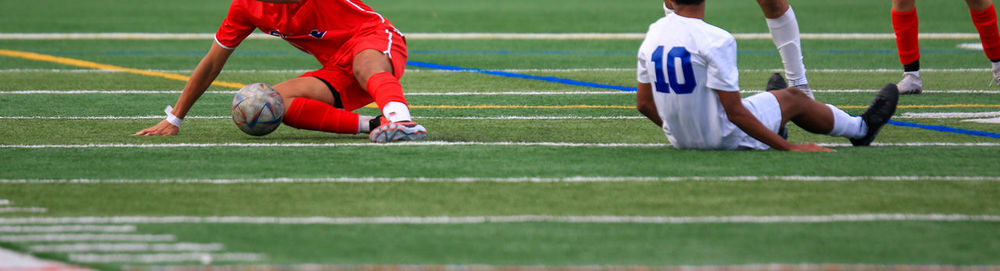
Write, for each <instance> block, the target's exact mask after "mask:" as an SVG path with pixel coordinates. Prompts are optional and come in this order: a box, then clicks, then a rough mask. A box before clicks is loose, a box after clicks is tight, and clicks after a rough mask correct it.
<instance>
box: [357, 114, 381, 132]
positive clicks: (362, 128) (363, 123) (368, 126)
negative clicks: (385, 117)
mask: <svg viewBox="0 0 1000 271" xmlns="http://www.w3.org/2000/svg"><path fill="white" fill-rule="evenodd" d="M377 119H378V117H372V116H359V117H358V133H359V134H360V133H368V132H371V131H372V128H374V127H378V126H377V125H376V126H372V122H373V120H377Z"/></svg>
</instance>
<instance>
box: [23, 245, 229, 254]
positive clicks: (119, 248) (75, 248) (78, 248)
mask: <svg viewBox="0 0 1000 271" xmlns="http://www.w3.org/2000/svg"><path fill="white" fill-rule="evenodd" d="M225 248H226V246H225V245H223V244H219V243H210V244H199V243H174V244H146V243H74V244H58V245H34V246H29V247H28V250H29V251H32V252H126V251H129V252H139V251H153V252H208V251H221V250H225Z"/></svg>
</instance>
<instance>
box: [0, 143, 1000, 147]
mask: <svg viewBox="0 0 1000 271" xmlns="http://www.w3.org/2000/svg"><path fill="white" fill-rule="evenodd" d="M819 145H821V146H828V147H849V146H851V144H848V143H819ZM872 145H873V146H893V147H898V146H903V147H926V146H941V147H1000V143H993V142H969V143H950V142H909V143H873V144H872ZM414 146H416V147H419V146H528V147H606V148H663V147H669V146H670V144H667V143H572V142H447V141H421V142H400V143H392V144H383V143H163V144H125V143H107V144H68V145H55V144H52V145H0V149H106V148H123V149H149V148H220V147H241V148H245V147H256V148H267V147H276V148H304V147H310V148H312V147H328V148H335V147H414Z"/></svg>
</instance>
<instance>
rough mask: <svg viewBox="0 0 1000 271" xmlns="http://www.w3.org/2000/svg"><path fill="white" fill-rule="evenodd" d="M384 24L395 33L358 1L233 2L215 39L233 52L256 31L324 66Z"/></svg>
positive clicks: (382, 18)
mask: <svg viewBox="0 0 1000 271" xmlns="http://www.w3.org/2000/svg"><path fill="white" fill-rule="evenodd" d="M383 24H385V25H389V27H390V28H391V29H393V30H395V27H392V26H391V23H390V22H389V20H387V19H385V17H382V15H381V14H379V13H377V12H375V11H373V10H372V9H371V8H370V7H368V6H367V5H365V4H364V3H362V2H361V1H360V0H303V1H301V2H299V3H292V4H275V3H266V2H261V1H257V0H233V3H232V5H230V7H229V14H228V15H227V16H226V20H225V21H223V22H222V26H221V27H219V31H218V32H216V33H215V39H216V41H217V42H218V43H219V45H221V46H222V47H225V48H227V49H233V48H236V46H239V44H240V43H241V42H243V39H245V38H246V37H247V36H249V35H250V33H252V32H253V30H254V29H255V28H257V29H260V30H261V31H263V32H264V33H267V34H270V35H272V36H276V37H280V38H282V39H285V40H286V41H288V42H289V43H291V44H292V45H293V46H295V47H296V48H299V49H300V50H302V51H305V52H306V53H309V54H312V55H313V56H315V57H316V59H317V60H319V61H320V63H321V64H323V65H324V66H327V64H330V63H335V62H336V57H337V56H336V55H335V54H336V53H337V51H338V49H339V48H340V47H341V46H342V45H344V43H345V42H346V41H347V40H349V39H351V37H353V36H354V35H355V34H356V33H357V32H359V31H360V30H362V29H364V28H365V27H370V26H376V25H383ZM395 32H397V33H398V30H396V31H395Z"/></svg>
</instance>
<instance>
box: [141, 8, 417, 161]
mask: <svg viewBox="0 0 1000 271" xmlns="http://www.w3.org/2000/svg"><path fill="white" fill-rule="evenodd" d="M254 29H260V30H261V31H263V32H264V33H268V34H270V35H273V36H277V37H280V38H282V39H285V40H286V41H288V42H289V43H291V44H292V46H295V47H296V48H299V49H300V50H302V51H305V52H306V53H309V54H311V55H313V56H314V57H316V60H319V62H320V64H322V65H323V68H321V69H319V70H316V71H312V72H307V73H305V74H303V75H301V76H299V77H298V78H294V79H291V80H288V81H285V82H282V83H280V84H277V85H275V86H274V89H275V90H277V91H278V93H280V94H281V96H282V98H283V99H284V104H285V112H286V113H285V117H284V123H285V124H286V125H288V126H292V127H295V128H300V129H309V130H317V131H326V132H332V133H339V134H357V133H370V134H369V137H370V138H371V139H372V141H376V142H389V141H397V140H420V139H423V138H424V137H426V135H427V130H426V129H424V127H423V126H420V125H418V124H416V123H413V122H412V121H411V118H410V110H409V107H408V106H407V102H406V99H405V98H404V97H403V88H402V86H401V85H400V83H399V78H400V77H401V76H403V70H404V68H405V66H406V41H405V39H404V38H403V34H402V33H401V32H399V30H397V29H396V27H395V26H393V25H392V23H391V22H389V20H387V19H386V18H385V17H383V16H382V15H381V14H379V13H377V12H375V11H372V9H371V8H369V7H368V6H367V5H365V4H364V3H362V2H361V1H360V0H337V1H328V0H233V2H232V4H231V6H230V8H229V14H228V15H227V16H226V19H225V20H224V21H223V22H222V26H221V27H220V28H219V31H218V32H216V34H215V42H214V43H213V44H212V47H211V48H210V49H209V51H208V54H206V55H205V57H204V58H203V59H202V60H201V63H199V64H198V66H197V67H196V68H195V70H194V73H193V74H192V75H191V79H190V80H189V81H188V83H187V85H186V86H185V87H184V91H183V92H182V93H181V96H180V98H179V99H178V100H177V103H176V105H175V106H174V107H173V110H172V111H171V110H169V108H170V107H168V117H167V120H164V121H161V122H160V123H159V124H157V125H155V126H152V127H150V128H147V129H145V130H142V131H139V132H137V133H136V135H174V134H177V132H178V131H179V129H180V122H181V121H180V120H181V119H183V118H184V116H185V115H186V114H187V112H188V111H189V110H190V109H191V106H192V105H194V103H195V101H197V100H198V98H199V97H201V95H202V94H203V93H205V90H206V89H207V88H208V86H209V85H210V84H211V83H212V81H214V80H215V78H216V77H217V76H218V75H219V72H220V71H222V67H223V65H225V63H226V61H227V60H228V59H229V56H230V55H231V54H232V53H233V50H234V49H236V47H237V46H239V45H240V43H241V42H242V41H243V40H244V39H245V38H246V37H247V36H249V35H250V33H252V32H253V31H254ZM373 101H374V102H375V103H376V104H377V105H378V107H379V110H381V112H382V114H383V115H382V116H378V117H370V116H361V115H359V114H358V113H354V112H352V111H354V110H356V109H358V108H361V107H364V106H365V105H368V104H370V103H371V102H373Z"/></svg>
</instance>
